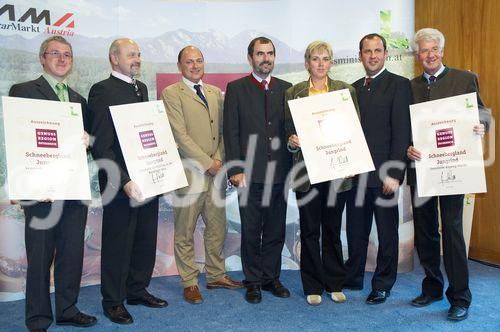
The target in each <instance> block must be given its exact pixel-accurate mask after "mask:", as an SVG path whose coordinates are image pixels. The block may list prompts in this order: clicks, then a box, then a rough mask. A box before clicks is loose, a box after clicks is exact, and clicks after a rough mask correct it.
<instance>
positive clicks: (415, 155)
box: [406, 145, 422, 160]
mask: <svg viewBox="0 0 500 332" xmlns="http://www.w3.org/2000/svg"><path fill="white" fill-rule="evenodd" d="M406 155H407V156H408V158H410V159H411V160H420V158H421V157H422V155H421V154H420V151H418V150H417V149H415V148H414V147H413V145H410V146H409V147H408V150H406Z"/></svg>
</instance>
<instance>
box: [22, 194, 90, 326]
mask: <svg viewBox="0 0 500 332" xmlns="http://www.w3.org/2000/svg"><path fill="white" fill-rule="evenodd" d="M60 207H62V208H63V210H62V214H60V215H58V217H59V221H58V222H57V223H56V224H55V226H53V227H51V228H49V229H45V230H44V229H33V228H32V227H30V223H31V221H32V219H33V218H34V217H36V218H39V219H44V222H45V221H46V222H47V223H51V221H50V220H49V219H50V218H47V216H48V215H49V213H50V211H51V209H52V208H60ZM23 208H24V215H25V243H26V257H27V260H28V270H27V275H26V326H27V327H28V329H42V328H45V329H46V328H48V327H49V326H50V324H51V323H52V321H53V316H52V306H51V301H50V267H51V265H52V262H54V286H55V307H56V320H64V319H70V318H72V317H73V316H74V315H76V314H77V313H78V312H79V310H78V308H77V307H76V303H77V300H78V294H79V292H80V281H81V277H82V264H83V246H84V233H85V225H86V222H87V207H86V206H85V205H83V204H82V203H81V202H79V201H56V202H54V203H35V204H34V205H30V206H27V205H25V206H24V207H23Z"/></svg>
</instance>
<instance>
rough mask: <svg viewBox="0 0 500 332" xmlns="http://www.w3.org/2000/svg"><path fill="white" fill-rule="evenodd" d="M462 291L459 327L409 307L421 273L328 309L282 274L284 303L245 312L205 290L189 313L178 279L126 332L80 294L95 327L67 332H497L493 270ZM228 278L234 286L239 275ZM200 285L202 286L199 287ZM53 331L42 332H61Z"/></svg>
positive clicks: (15, 326) (8, 310) (169, 280)
mask: <svg viewBox="0 0 500 332" xmlns="http://www.w3.org/2000/svg"><path fill="white" fill-rule="evenodd" d="M469 267H470V276H471V280H470V286H471V291H472V295H473V301H472V306H471V308H470V311H469V318H468V319H467V320H465V321H462V322H451V321H448V320H447V319H446V312H447V310H448V308H449V305H448V302H447V301H446V300H443V301H441V302H437V303H434V304H432V305H430V306H428V307H425V308H415V307H413V306H411V305H410V304H409V301H410V300H411V299H412V298H413V297H415V296H416V295H418V293H419V289H420V288H419V287H420V283H421V279H422V270H421V269H417V270H416V271H414V272H411V273H405V274H399V275H398V280H397V282H396V285H395V286H394V288H393V291H392V292H391V297H390V298H389V299H388V301H387V303H385V304H381V305H374V306H373V305H372V306H370V305H367V304H365V303H364V301H365V299H366V296H367V295H368V293H369V291H370V283H369V280H370V278H371V276H372V274H371V273H367V275H366V276H365V289H364V290H362V291H349V290H346V291H345V294H346V295H347V302H345V303H343V304H336V303H333V302H332V301H331V300H330V298H329V297H327V295H326V294H324V295H323V303H322V304H321V305H320V306H318V307H312V306H309V305H308V304H307V303H306V301H305V298H304V296H303V293H302V285H301V282H300V276H299V272H298V271H283V272H282V277H281V280H282V282H283V283H284V284H285V285H286V286H287V287H288V288H289V289H290V291H291V293H292V295H291V297H290V298H288V299H279V298H275V297H273V296H272V295H271V294H270V293H268V292H263V300H262V303H260V304H258V305H251V304H248V303H246V302H245V300H244V290H236V291H231V290H225V289H218V290H207V289H205V288H204V287H203V288H202V294H203V296H204V298H205V302H204V303H203V304H199V305H191V304H188V303H187V302H185V301H184V300H183V298H182V288H181V286H180V283H179V278H178V277H163V278H155V279H153V281H152V282H151V286H150V288H149V290H150V291H151V293H153V294H155V295H158V296H160V297H163V298H165V299H167V300H168V301H169V306H168V307H167V308H163V309H150V308H145V307H142V306H128V307H127V308H128V309H129V311H130V313H131V314H132V316H133V317H134V320H135V322H134V324H132V325H128V326H121V325H116V324H113V323H111V322H110V321H109V320H108V319H107V318H106V317H104V316H103V314H102V310H101V304H100V291H99V287H98V286H91V287H85V288H82V290H81V293H80V300H79V308H80V309H81V310H82V311H84V312H86V313H89V314H92V315H95V316H97V318H98V320H99V321H98V324H97V325H96V326H94V327H92V328H88V329H73V330H74V331H117V330H123V331H203V330H206V331H208V330H210V331H247V330H253V331H298V330H301V331H318V330H337V329H340V330H363V331H366V330H369V329H371V330H376V331H378V330H384V331H396V330H403V329H404V330H405V331H456V330H457V329H458V330H460V331H477V330H479V329H481V331H482V332H486V331H500V310H499V307H500V300H499V299H500V269H498V268H494V267H489V266H485V265H482V264H479V263H476V262H472V261H471V262H470V263H469ZM231 276H233V277H235V278H240V279H241V278H242V273H241V272H233V273H231ZM200 283H201V285H202V286H203V285H204V280H201V281H200ZM24 329H25V327H24V301H16V302H9V303H0V331H22V330H24ZM67 330H69V328H67V327H66V328H63V327H59V326H56V325H55V324H53V325H52V326H51V328H50V331H67Z"/></svg>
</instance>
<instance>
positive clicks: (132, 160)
mask: <svg viewBox="0 0 500 332" xmlns="http://www.w3.org/2000/svg"><path fill="white" fill-rule="evenodd" d="M109 108H110V111H111V116H112V118H113V123H114V125H115V129H116V133H117V135H118V140H119V142H120V147H121V149H122V153H123V157H124V158H125V163H126V165H127V170H128V173H129V176H130V178H131V179H132V181H134V182H135V183H137V185H138V186H139V188H140V189H141V191H142V194H143V196H144V198H148V197H152V196H156V195H159V194H164V193H167V192H169V191H172V190H175V189H179V188H182V187H185V186H187V185H188V183H187V180H186V174H185V173H184V168H183V166H182V162H181V158H180V156H179V152H178V151H177V144H176V143H175V141H174V137H173V135H172V130H171V129H170V123H169V122H168V118H167V114H166V112H165V106H164V105H163V102H162V101H150V102H145V103H134V104H126V105H117V106H110V107H109Z"/></svg>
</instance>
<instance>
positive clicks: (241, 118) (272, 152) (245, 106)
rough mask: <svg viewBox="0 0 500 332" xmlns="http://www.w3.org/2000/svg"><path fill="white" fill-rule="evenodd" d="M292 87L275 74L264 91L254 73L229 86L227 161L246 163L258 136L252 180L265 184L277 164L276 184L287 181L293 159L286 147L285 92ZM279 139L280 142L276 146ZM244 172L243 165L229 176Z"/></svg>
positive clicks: (226, 109)
mask: <svg viewBox="0 0 500 332" xmlns="http://www.w3.org/2000/svg"><path fill="white" fill-rule="evenodd" d="M291 86H292V85H291V84H290V83H288V82H286V81H283V80H280V79H278V78H276V77H273V78H272V79H271V83H270V87H269V90H267V91H264V90H262V89H261V88H260V87H259V85H258V84H257V83H256V82H255V81H254V79H253V78H252V77H251V76H246V77H243V78H240V79H238V80H235V81H232V82H230V83H229V84H228V85H227V89H226V96H225V100H224V122H223V132H224V146H225V152H226V161H227V162H230V161H234V160H237V161H243V162H245V161H246V160H247V158H251V156H247V148H248V145H249V142H250V141H251V139H252V137H256V138H257V140H256V143H257V144H256V151H255V156H254V161H253V168H252V174H251V179H248V176H250V175H249V174H247V175H246V176H247V181H248V182H253V183H265V182H266V170H267V167H268V164H269V163H276V172H275V176H274V178H273V179H272V180H273V183H275V184H278V183H284V182H285V179H286V176H287V174H288V171H289V170H290V166H291V158H290V155H289V153H288V151H287V149H286V140H285V110H284V103H285V91H286V89H288V88H289V87H291ZM266 105H267V112H266ZM266 113H267V114H266ZM277 140H279V145H277V146H275V144H276V142H277ZM273 142H274V143H273ZM242 172H243V169H242V168H241V167H233V168H231V169H229V170H228V175H229V176H232V175H235V174H238V173H242Z"/></svg>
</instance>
